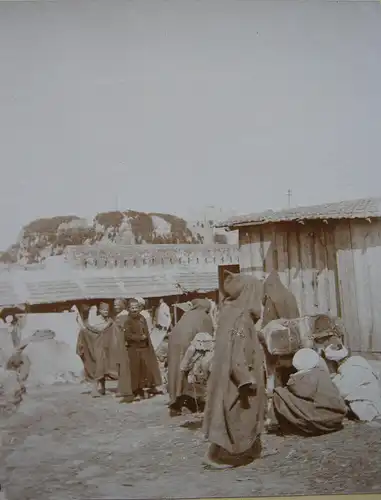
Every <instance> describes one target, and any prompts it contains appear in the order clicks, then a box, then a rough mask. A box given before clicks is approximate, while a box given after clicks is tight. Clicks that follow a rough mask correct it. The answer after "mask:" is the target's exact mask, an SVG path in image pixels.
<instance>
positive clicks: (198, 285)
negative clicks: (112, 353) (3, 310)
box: [0, 270, 218, 307]
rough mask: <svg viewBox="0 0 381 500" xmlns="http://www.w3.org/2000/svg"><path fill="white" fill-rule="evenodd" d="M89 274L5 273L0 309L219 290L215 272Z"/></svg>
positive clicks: (1, 283)
mask: <svg viewBox="0 0 381 500" xmlns="http://www.w3.org/2000/svg"><path fill="white" fill-rule="evenodd" d="M96 274H97V273H92V274H91V275H89V274H88V273H86V272H83V273H74V272H72V271H71V272H70V271H69V270H68V272H67V273H66V274H65V277H64V276H62V277H61V278H59V277H57V276H51V278H50V279H49V277H48V276H47V273H46V272H38V271H35V272H28V273H26V272H24V273H21V272H20V273H8V274H7V275H4V276H2V277H1V280H0V307H5V306H7V307H12V306H14V305H17V304H31V305H32V304H50V303H54V302H65V301H71V300H76V299H77V300H80V299H101V298H104V299H107V298H109V299H113V298H116V297H134V296H141V297H146V298H148V297H166V296H170V295H177V294H179V293H180V294H181V293H182V291H187V292H195V291H199V292H210V291H213V290H217V289H218V276H217V271H212V270H211V271H205V272H197V271H193V272H192V270H190V271H189V272H181V271H179V272H172V273H168V272H167V273H165V272H164V273H161V274H146V275H134V276H120V275H112V274H110V275H108V276H107V275H105V273H103V274H102V275H101V274H100V273H99V275H98V276H97V275H96Z"/></svg>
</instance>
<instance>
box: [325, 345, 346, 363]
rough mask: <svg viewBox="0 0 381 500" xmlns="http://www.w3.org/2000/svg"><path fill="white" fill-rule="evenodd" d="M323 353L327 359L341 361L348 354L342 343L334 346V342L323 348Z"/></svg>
mask: <svg viewBox="0 0 381 500" xmlns="http://www.w3.org/2000/svg"><path fill="white" fill-rule="evenodd" d="M324 354H325V357H326V358H327V359H328V360H329V361H342V360H343V359H344V358H346V357H347V356H348V354H349V351H348V349H347V348H346V347H345V346H343V345H339V346H336V345H334V344H330V345H329V346H328V347H326V348H325V349H324Z"/></svg>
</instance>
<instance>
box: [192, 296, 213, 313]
mask: <svg viewBox="0 0 381 500" xmlns="http://www.w3.org/2000/svg"><path fill="white" fill-rule="evenodd" d="M191 302H192V309H201V310H204V311H205V312H209V311H210V306H211V304H210V302H209V300H208V299H193V300H192V301H191Z"/></svg>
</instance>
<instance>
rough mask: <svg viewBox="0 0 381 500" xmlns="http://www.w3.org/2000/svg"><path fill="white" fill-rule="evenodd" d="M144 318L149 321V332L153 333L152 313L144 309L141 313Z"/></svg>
mask: <svg viewBox="0 0 381 500" xmlns="http://www.w3.org/2000/svg"><path fill="white" fill-rule="evenodd" d="M140 314H141V315H142V316H143V317H144V318H145V320H146V321H147V326H148V332H149V333H151V332H152V328H153V323H152V318H151V315H150V313H149V312H148V311H147V309H143V311H141V313H140Z"/></svg>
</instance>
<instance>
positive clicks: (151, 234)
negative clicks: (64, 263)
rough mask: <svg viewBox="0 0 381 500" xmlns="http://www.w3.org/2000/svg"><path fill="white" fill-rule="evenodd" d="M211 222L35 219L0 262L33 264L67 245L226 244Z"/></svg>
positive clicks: (146, 216) (127, 216) (150, 216)
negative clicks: (100, 243) (99, 243)
mask: <svg viewBox="0 0 381 500" xmlns="http://www.w3.org/2000/svg"><path fill="white" fill-rule="evenodd" d="M212 224H213V222H212V221H208V222H207V223H206V222H197V221H196V222H188V221H186V220H184V219H182V218H179V217H177V216H175V215H171V214H161V213H145V212H136V211H134V210H127V211H124V212H116V211H115V212H102V213H98V214H97V215H96V216H95V217H94V219H93V221H92V222H91V223H89V222H88V221H87V220H86V219H81V218H80V217H78V216H76V215H66V216H56V217H50V218H44V219H37V220H34V221H32V222H30V223H29V224H27V225H26V226H25V227H24V228H23V230H22V232H21V234H20V237H19V239H18V242H17V243H14V244H13V245H11V246H10V247H9V248H8V249H7V250H6V251H5V252H2V253H1V254H0V262H2V263H7V264H11V263H20V264H34V263H38V262H41V261H43V260H44V259H45V258H47V257H50V256H53V255H61V254H62V253H63V252H64V250H65V248H66V247H67V246H68V245H84V244H86V245H89V244H90V245H91V244H94V243H96V242H103V243H105V242H109V243H110V244H118V243H119V244H125V245H134V244H144V243H146V244H147V243H148V244H149V243H154V244H160V243H167V244H170V243H172V244H180V243H183V244H184V243H193V244H195V243H210V242H213V241H214V242H216V243H227V242H228V239H227V237H226V236H225V234H223V232H222V233H221V231H219V232H218V234H215V231H214V230H213V229H212Z"/></svg>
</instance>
